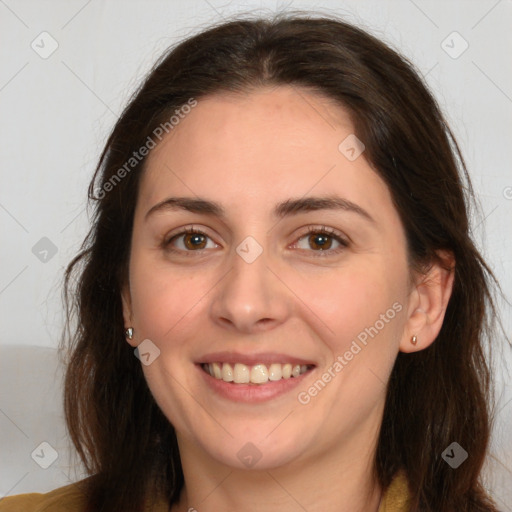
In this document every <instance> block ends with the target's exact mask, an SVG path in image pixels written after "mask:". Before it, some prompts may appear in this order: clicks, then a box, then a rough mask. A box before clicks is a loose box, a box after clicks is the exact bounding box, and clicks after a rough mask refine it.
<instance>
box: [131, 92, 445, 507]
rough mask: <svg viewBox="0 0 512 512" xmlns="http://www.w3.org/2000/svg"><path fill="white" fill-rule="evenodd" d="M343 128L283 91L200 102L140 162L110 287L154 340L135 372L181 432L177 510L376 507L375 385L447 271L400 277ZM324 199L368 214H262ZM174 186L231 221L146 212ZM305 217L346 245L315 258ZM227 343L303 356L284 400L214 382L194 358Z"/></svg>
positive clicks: (370, 179) (388, 227)
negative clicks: (380, 324) (242, 454)
mask: <svg viewBox="0 0 512 512" xmlns="http://www.w3.org/2000/svg"><path fill="white" fill-rule="evenodd" d="M353 133H354V128H353V125H352V122H351V120H350V118H349V116H348V114H347V112H346V111H345V110H344V109H343V108H341V107H340V106H338V105H335V104H333V103H332V102H330V101H328V100H327V99H325V98H323V97H321V96H318V95H315V94H313V93H311V92H308V91H305V90H300V89H296V88H292V87H285V86H280V87H277V88H264V89H258V90H257V91H253V92H251V93H247V94H244V95H236V96H235V95H227V94H225V95H214V96H211V97H207V98H202V99H200V100H199V101H198V105H197V106H196V107H195V108H193V109H192V111H191V112H190V113H189V114H188V115H187V116H186V117H185V118H184V119H183V120H181V122H180V124H179V125H178V126H177V127H175V129H174V130H173V131H172V132H170V133H169V135H167V136H166V138H164V139H163V141H162V142H161V143H160V144H159V145H158V146H157V147H156V148H155V149H154V150H153V151H152V152H151V154H150V156H149V158H148V161H147V168H146V171H145V174H144V175H143V178H142V181H141V185H140V190H139V197H138V201H137V207H136V211H135V218H134V228H133V235H132V249H131V257H130V267H129V268H130V270H129V282H128V283H126V285H125V287H124V289H123V294H122V295H123V306H124V319H125V325H126V327H129V326H131V327H133V328H134V332H135V335H134V339H133V340H128V343H130V345H132V346H133V347H136V346H137V345H138V344H139V343H141V342H142V341H143V340H145V339H149V340H151V342H152V343H154V344H155V345H156V346H157V347H158V348H159V350H160V355H159V357H157V358H156V359H155V360H154V361H153V362H152V363H151V364H150V365H147V366H146V365H144V366H143V370H144V374H145V377H146V379H147V382H148V385H149V387H150V389H151V391H152V393H153V395H154V397H155V399H156V401H157V403H158V404H159V406H160V407H161V409H162V411H163V412H164V414H165V415H166V417H167V418H168V419H169V421H171V422H172V424H173V425H174V427H175V429H176V432H177V437H178V443H179V447H180V453H181V458H182V464H183V469H184V475H185V487H184V490H183V493H182V495H181V499H180V503H179V504H178V505H176V507H175V508H174V509H173V510H174V511H185V510H188V509H189V508H192V507H194V508H195V509H197V510H198V511H199V512H205V511H214V510H216V511H218V510H226V511H231V510H233V511H234V510H251V511H263V510H277V509H278V510H281V511H292V510H294V511H296V510H304V509H305V510H308V511H320V510H321V511H335V510H336V511H337V512H339V511H340V510H341V511H347V512H348V511H350V512H354V511H361V512H362V511H376V510H377V508H378V504H379V499H380V496H381V489H380V486H379V485H378V482H377V481H376V480H375V479H374V477H373V476H372V475H373V473H372V468H373V460H374V455H375V450H376V446H377V439H378V432H379V428H380V425H381V421H382V415H383V410H384V400H385V389H386V383H387V381H388V379H389V376H390V373H391V370H392V367H393V363H394V361H395V359H396V356H397V354H398V352H399V351H403V352H412V351H416V350H422V349H424V348H426V347H427V346H428V345H430V344H431V343H432V342H433V341H434V340H435V337H436V336H437V334H438V332H439V330H440V328H441V325H442V321H443V318H444V313H445V310H446V306H447V303H448V300H449V296H450V294H451V290H452V284H453V273H449V272H446V271H444V270H442V269H441V268H440V267H439V266H437V265H434V266H433V267H432V268H431V269H430V272H429V274H428V275H426V276H415V275H414V274H411V271H410V269H409V268H408V265H407V258H406V241H405V234H404V230H403V226H402V223H401V221H400V219H399V216H398V213H397V211H396V210H395V208H394V206H393V204H392V200H391V195H390V193H389V190H388V189H387V187H386V185H385V184H384V182H383V181H382V179H381V178H380V177H379V176H378V175H377V174H376V172H374V171H373V170H372V168H371V166H370V165H369V163H368V162H367V161H366V160H365V158H364V153H363V154H362V155H361V156H360V157H359V158H357V159H356V160H354V161H349V160H348V159H347V158H346V157H345V155H344V154H342V153H341V152H340V151H339V150H338V146H339V144H340V142H341V141H343V140H344V139H345V138H346V137H347V136H348V135H350V134H353ZM332 194H336V195H339V196H340V197H343V198H346V199H348V200H350V201H352V202H353V203H356V204H357V205H359V206H360V207H361V208H364V209H365V210H366V211H367V212H368V213H369V214H370V215H371V217H372V218H373V219H374V222H370V221H368V220H366V219H365V218H364V217H363V216H361V215H358V214H357V213H354V212H349V211H342V210H318V211H308V212H302V213H300V214H298V215H294V216H290V217H287V218H283V219H280V220H279V219H276V218H273V217H272V209H273V207H274V205H275V204H276V203H278V202H281V201H285V200H287V199H289V198H302V197H303V196H312V195H314V196H323V195H332ZM170 196H192V197H195V196H200V197H202V198H206V199H209V200H213V201H217V202H219V203H221V204H222V205H223V207H224V208H225V210H226V217H225V218H224V219H221V218H217V217H214V216H210V215H206V214H197V213H192V212H187V211H179V210H170V209H167V210H160V211H158V212H155V213H153V214H150V215H149V216H148V217H147V218H146V214H147V212H148V211H149V210H150V209H151V208H152V207H153V206H155V205H156V204H158V203H159V202H161V201H163V200H165V199H166V198H168V197H170ZM192 226H193V227H194V228H196V229H199V230H201V231H203V232H204V233H205V234H206V235H207V238H205V239H200V240H199V241H200V242H201V243H200V244H199V245H200V246H201V249H199V250H198V249H194V248H193V247H194V245H193V244H192V243H191V242H190V237H188V238H187V235H186V234H185V235H181V236H180V237H178V238H175V239H174V241H173V242H171V244H170V245H168V246H167V247H162V240H168V239H169V238H172V237H173V236H174V235H179V234H180V233H183V229H184V228H187V227H192ZM310 226H312V227H318V228H319V229H320V228H322V226H325V227H328V228H331V229H333V230H336V234H338V233H339V234H340V235H341V237H343V238H344V239H346V240H349V245H348V247H343V246H341V245H340V244H339V243H338V242H337V241H336V239H334V238H329V239H328V245H327V248H328V249H330V253H329V251H323V254H324V256H323V257H322V255H320V256H321V257H315V256H318V254H319V253H320V252H321V251H320V250H319V248H318V246H315V244H314V241H313V242H311V240H310V241H309V242H308V234H307V232H306V229H307V228H308V227H310ZM171 235H172V236H171ZM247 236H252V237H253V238H254V239H255V240H256V241H257V242H258V243H259V245H260V246H261V248H262V249H263V252H262V254H261V255H260V256H259V257H258V258H257V259H256V260H255V261H254V262H252V263H250V264H249V263H247V262H246V261H245V260H244V259H242V258H241V257H240V256H239V254H238V253H237V252H236V248H237V247H238V246H239V244H240V243H241V242H242V241H243V240H244V239H245V238H246V237H247ZM187 241H188V245H186V244H187ZM196 243H197V241H196ZM329 244H330V245H329ZM171 247H173V248H174V249H175V250H176V252H172V251H171V250H170V248H171ZM191 247H192V248H191ZM337 249H341V251H340V252H337V253H335V251H336V250H337ZM187 250H188V253H187V254H189V256H188V257H187V256H185V253H186V251H187ZM441 256H443V255H441ZM444 257H445V258H448V259H449V255H446V254H445V255H444ZM395 303H398V304H400V305H401V306H402V308H401V311H400V312H399V313H397V314H396V316H395V317H394V318H393V319H392V320H389V321H388V322H387V323H385V326H384V328H382V329H380V330H379V332H378V334H377V335H376V336H374V337H373V338H369V341H368V343H367V345H366V346H364V348H363V349H362V350H361V351H360V352H359V353H358V354H357V355H355V356H354V358H353V359H352V360H351V361H350V362H349V364H347V365H346V366H345V367H344V368H343V370H342V371H341V372H339V373H337V374H336V376H335V377H333V378H332V379H331V381H330V382H329V383H328V384H327V385H326V386H325V388H323V389H322V390H321V391H320V392H319V393H318V394H317V395H316V396H315V397H313V398H311V401H310V402H309V403H307V404H306V405H303V404H301V403H299V402H298V400H297V393H298V392H299V391H304V390H306V391H307V389H308V388H309V387H310V386H311V385H312V384H313V383H314V382H315V381H317V380H318V379H319V378H320V377H321V376H322V374H323V373H324V372H325V371H326V370H327V369H328V368H329V367H332V365H333V362H334V361H335V360H336V357H337V356H339V355H343V354H344V353H345V352H346V351H347V350H348V349H349V348H350V346H351V343H352V341H353V340H354V339H356V338H357V335H358V334H359V333H361V332H362V331H364V329H365V328H367V327H370V326H374V325H375V323H376V321H377V320H379V318H381V317H380V315H381V314H383V313H385V312H386V311H387V310H389V309H390V308H392V305H393V304H395ZM412 335H416V336H417V337H418V340H419V342H418V344H417V345H416V346H415V345H412V344H411V342H410V339H411V336H412ZM223 350H236V351H239V352H242V353H248V354H251V353H255V352H256V353H258V352H281V353H286V354H290V355H292V356H296V357H302V358H304V359H307V360H310V361H314V362H315V364H316V368H315V370H314V371H313V372H312V373H311V374H310V375H308V376H307V378H306V379H305V380H304V383H303V384H301V386H300V388H299V389H296V390H293V391H291V392H289V393H286V394H285V395H283V396H280V397H277V398H275V399H273V400H271V401H269V402H265V403H262V404H243V403H235V402H232V401H229V400H226V399H224V398H221V397H219V396H217V395H216V394H214V393H213V391H211V390H210V388H209V387H207V386H206V385H205V384H204V382H203V378H202V375H201V374H200V373H199V372H198V371H197V369H196V368H195V367H194V362H196V361H197V359H198V357H200V356H202V355H204V354H207V353H209V352H214V351H223ZM249 441H250V442H252V443H254V444H255V445H256V446H257V448H258V450H259V452H260V453H261V459H260V460H259V461H258V463H257V464H256V465H255V466H253V467H252V468H250V469H248V468H247V467H246V466H245V465H244V464H243V463H242V462H241V461H240V460H239V458H238V457H237V453H238V451H239V450H240V449H241V448H242V447H243V446H244V445H245V444H246V443H247V442H249ZM301 507H303V508H301Z"/></svg>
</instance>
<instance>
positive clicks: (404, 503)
mask: <svg viewBox="0 0 512 512" xmlns="http://www.w3.org/2000/svg"><path fill="white" fill-rule="evenodd" d="M410 500H411V493H410V489H409V484H408V481H407V476H406V474H405V472H404V471H403V470H400V471H398V472H397V474H396V475H395V477H394V478H393V480H392V482H391V485H390V486H389V487H388V489H387V490H386V492H385V493H384V496H383V497H382V503H381V506H380V507H379V512H408V511H409V505H410ZM0 512H1V509H0Z"/></svg>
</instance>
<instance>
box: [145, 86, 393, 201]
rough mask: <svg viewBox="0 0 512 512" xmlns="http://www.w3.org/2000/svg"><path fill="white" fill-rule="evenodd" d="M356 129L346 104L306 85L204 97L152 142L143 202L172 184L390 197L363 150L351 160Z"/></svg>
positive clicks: (209, 192) (186, 189)
mask: <svg viewBox="0 0 512 512" xmlns="http://www.w3.org/2000/svg"><path fill="white" fill-rule="evenodd" d="M353 132H354V128H353V124H352V122H351V119H350V116H349V114H348V112H347V111H346V110H345V109H344V108H343V107H341V106H340V105H337V104H335V103H334V102H333V101H332V100H329V99H327V98H325V97H322V96H320V95H318V94H314V93H312V92H311V91H307V90H304V89H298V88H295V87H288V86H286V87H284V86H280V87H275V88H265V89H261V90H257V91H253V92H250V93H246V94H236V95H234V94H222V95H213V96H209V97H205V98H202V99H199V100H198V103H197V106H195V107H194V108H193V109H191V111H190V112H189V113H188V114H187V115H185V116H184V117H183V119H181V120H180V122H179V124H178V125H177V126H175V127H174V129H173V130H172V131H171V132H170V133H169V134H168V135H167V136H165V137H164V138H163V140H162V142H161V143H160V144H159V145H158V146H157V147H156V148H155V149H154V150H152V152H151V154H150V155H149V157H148V160H147V162H146V170H145V173H144V176H143V179H142V182H141V187H140V191H139V197H140V202H141V203H143V204H146V205H151V204H154V203H156V202H158V201H160V200H162V199H163V198H164V196H165V195H166V194H169V193H171V192H172V194H173V195H178V194H179V195H186V196H191V195H198V196H202V197H204V196H208V197H211V198H212V199H217V200H219V201H221V202H226V203H228V204H232V205H233V206H236V205H238V206H239V207H242V206H243V205H245V206H246V207H248V206H251V205H254V206H255V207H261V206H262V204H263V203H264V202H265V201H268V203H269V205H270V204H272V205H273V204H275V203H276V202H278V201H279V200H280V199H281V198H282V197H283V196H287V197H302V196H304V195H306V194H307V193H308V192H309V191H311V192H315V193H326V192H336V193H339V194H341V195H344V196H347V195H349V196H351V197H350V198H349V199H352V200H359V201H361V200H363V199H364V202H366V203H371V202H372V200H376V199H377V198H379V197H380V198H381V199H382V195H384V196H385V199H389V194H388V191H387V187H386V186H385V184H384V183H383V182H382V180H381V179H380V178H379V177H378V175H377V174H376V173H375V172H374V171H373V170H372V169H371V167H370V165H369V164H368V162H366V160H365V159H364V154H363V155H362V156H361V157H359V158H357V159H356V160H354V161H350V160H348V159H347V158H346V156H345V154H343V153H342V152H341V151H340V149H339V146H340V143H342V141H344V140H345V139H346V138H347V137H349V136H353Z"/></svg>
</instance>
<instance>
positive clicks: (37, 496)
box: [0, 472, 410, 512]
mask: <svg viewBox="0 0 512 512" xmlns="http://www.w3.org/2000/svg"><path fill="white" fill-rule="evenodd" d="M409 499H410V491H409V488H408V486H407V479H406V478H405V474H404V473H403V472H399V473H397V475H396V476H395V477H394V479H393V481H392V482H391V485H390V486H389V488H388V490H387V491H386V493H385V494H384V496H383V497H382V503H381V504H380V507H379V511H378V512H409V506H408V505H409ZM83 505H84V497H83V495H82V494H81V492H80V491H79V490H78V489H77V486H76V484H70V485H66V486H64V487H59V488H58V489H55V490H53V491H50V492H47V493H44V494H41V493H30V494H18V495H17V496H6V497H5V498H2V499H0V512H81V511H82V510H83ZM148 512H168V508H167V505H166V503H165V502H164V501H161V502H159V503H158V504H157V505H156V506H155V507H153V509H152V510H150V511H148Z"/></svg>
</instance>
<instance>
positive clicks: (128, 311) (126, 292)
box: [121, 283, 137, 347]
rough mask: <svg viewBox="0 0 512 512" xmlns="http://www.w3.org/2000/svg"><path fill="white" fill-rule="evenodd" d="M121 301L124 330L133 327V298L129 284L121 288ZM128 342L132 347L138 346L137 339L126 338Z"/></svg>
mask: <svg viewBox="0 0 512 512" xmlns="http://www.w3.org/2000/svg"><path fill="white" fill-rule="evenodd" d="M121 301H122V303H123V320H124V328H125V329H128V327H133V319H132V318H133V315H132V297H131V293H130V285H129V284H128V283H126V284H124V285H123V286H122V287H121ZM126 341H127V343H129V344H130V345H131V346H132V347H136V346H137V343H136V342H135V338H134V339H132V340H129V339H128V338H126Z"/></svg>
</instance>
